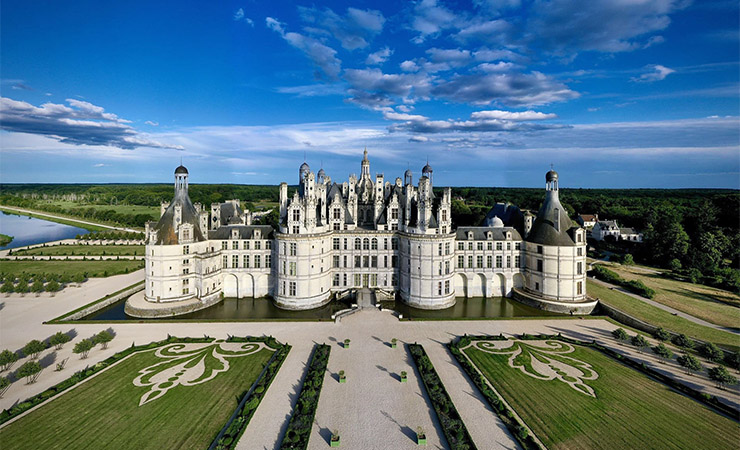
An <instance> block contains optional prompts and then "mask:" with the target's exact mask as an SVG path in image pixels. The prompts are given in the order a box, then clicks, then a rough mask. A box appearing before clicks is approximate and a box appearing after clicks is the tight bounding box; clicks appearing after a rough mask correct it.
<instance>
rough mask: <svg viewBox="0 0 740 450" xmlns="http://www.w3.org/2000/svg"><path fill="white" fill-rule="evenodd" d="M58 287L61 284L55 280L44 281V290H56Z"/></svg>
mask: <svg viewBox="0 0 740 450" xmlns="http://www.w3.org/2000/svg"><path fill="white" fill-rule="evenodd" d="M59 289H61V286H60V285H59V282H57V280H51V281H49V282H48V283H46V292H57V291H58V290H59Z"/></svg>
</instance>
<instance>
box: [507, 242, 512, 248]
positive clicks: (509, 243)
mask: <svg viewBox="0 0 740 450" xmlns="http://www.w3.org/2000/svg"><path fill="white" fill-rule="evenodd" d="M506 250H511V242H507V243H506Z"/></svg>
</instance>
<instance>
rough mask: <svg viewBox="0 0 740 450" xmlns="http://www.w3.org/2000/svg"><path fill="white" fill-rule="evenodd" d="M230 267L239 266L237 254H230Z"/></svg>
mask: <svg viewBox="0 0 740 450" xmlns="http://www.w3.org/2000/svg"><path fill="white" fill-rule="evenodd" d="M231 267H233V268H234V269H236V268H238V267H239V255H232V256H231Z"/></svg>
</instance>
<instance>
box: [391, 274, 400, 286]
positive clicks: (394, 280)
mask: <svg viewBox="0 0 740 450" xmlns="http://www.w3.org/2000/svg"><path fill="white" fill-rule="evenodd" d="M391 286H398V275H396V274H395V273H394V274H392V275H391Z"/></svg>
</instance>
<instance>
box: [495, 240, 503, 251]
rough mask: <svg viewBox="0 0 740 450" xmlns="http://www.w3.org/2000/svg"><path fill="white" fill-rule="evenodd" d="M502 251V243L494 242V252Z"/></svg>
mask: <svg viewBox="0 0 740 450" xmlns="http://www.w3.org/2000/svg"><path fill="white" fill-rule="evenodd" d="M503 249H504V244H503V242H496V250H498V251H501V250H503Z"/></svg>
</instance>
